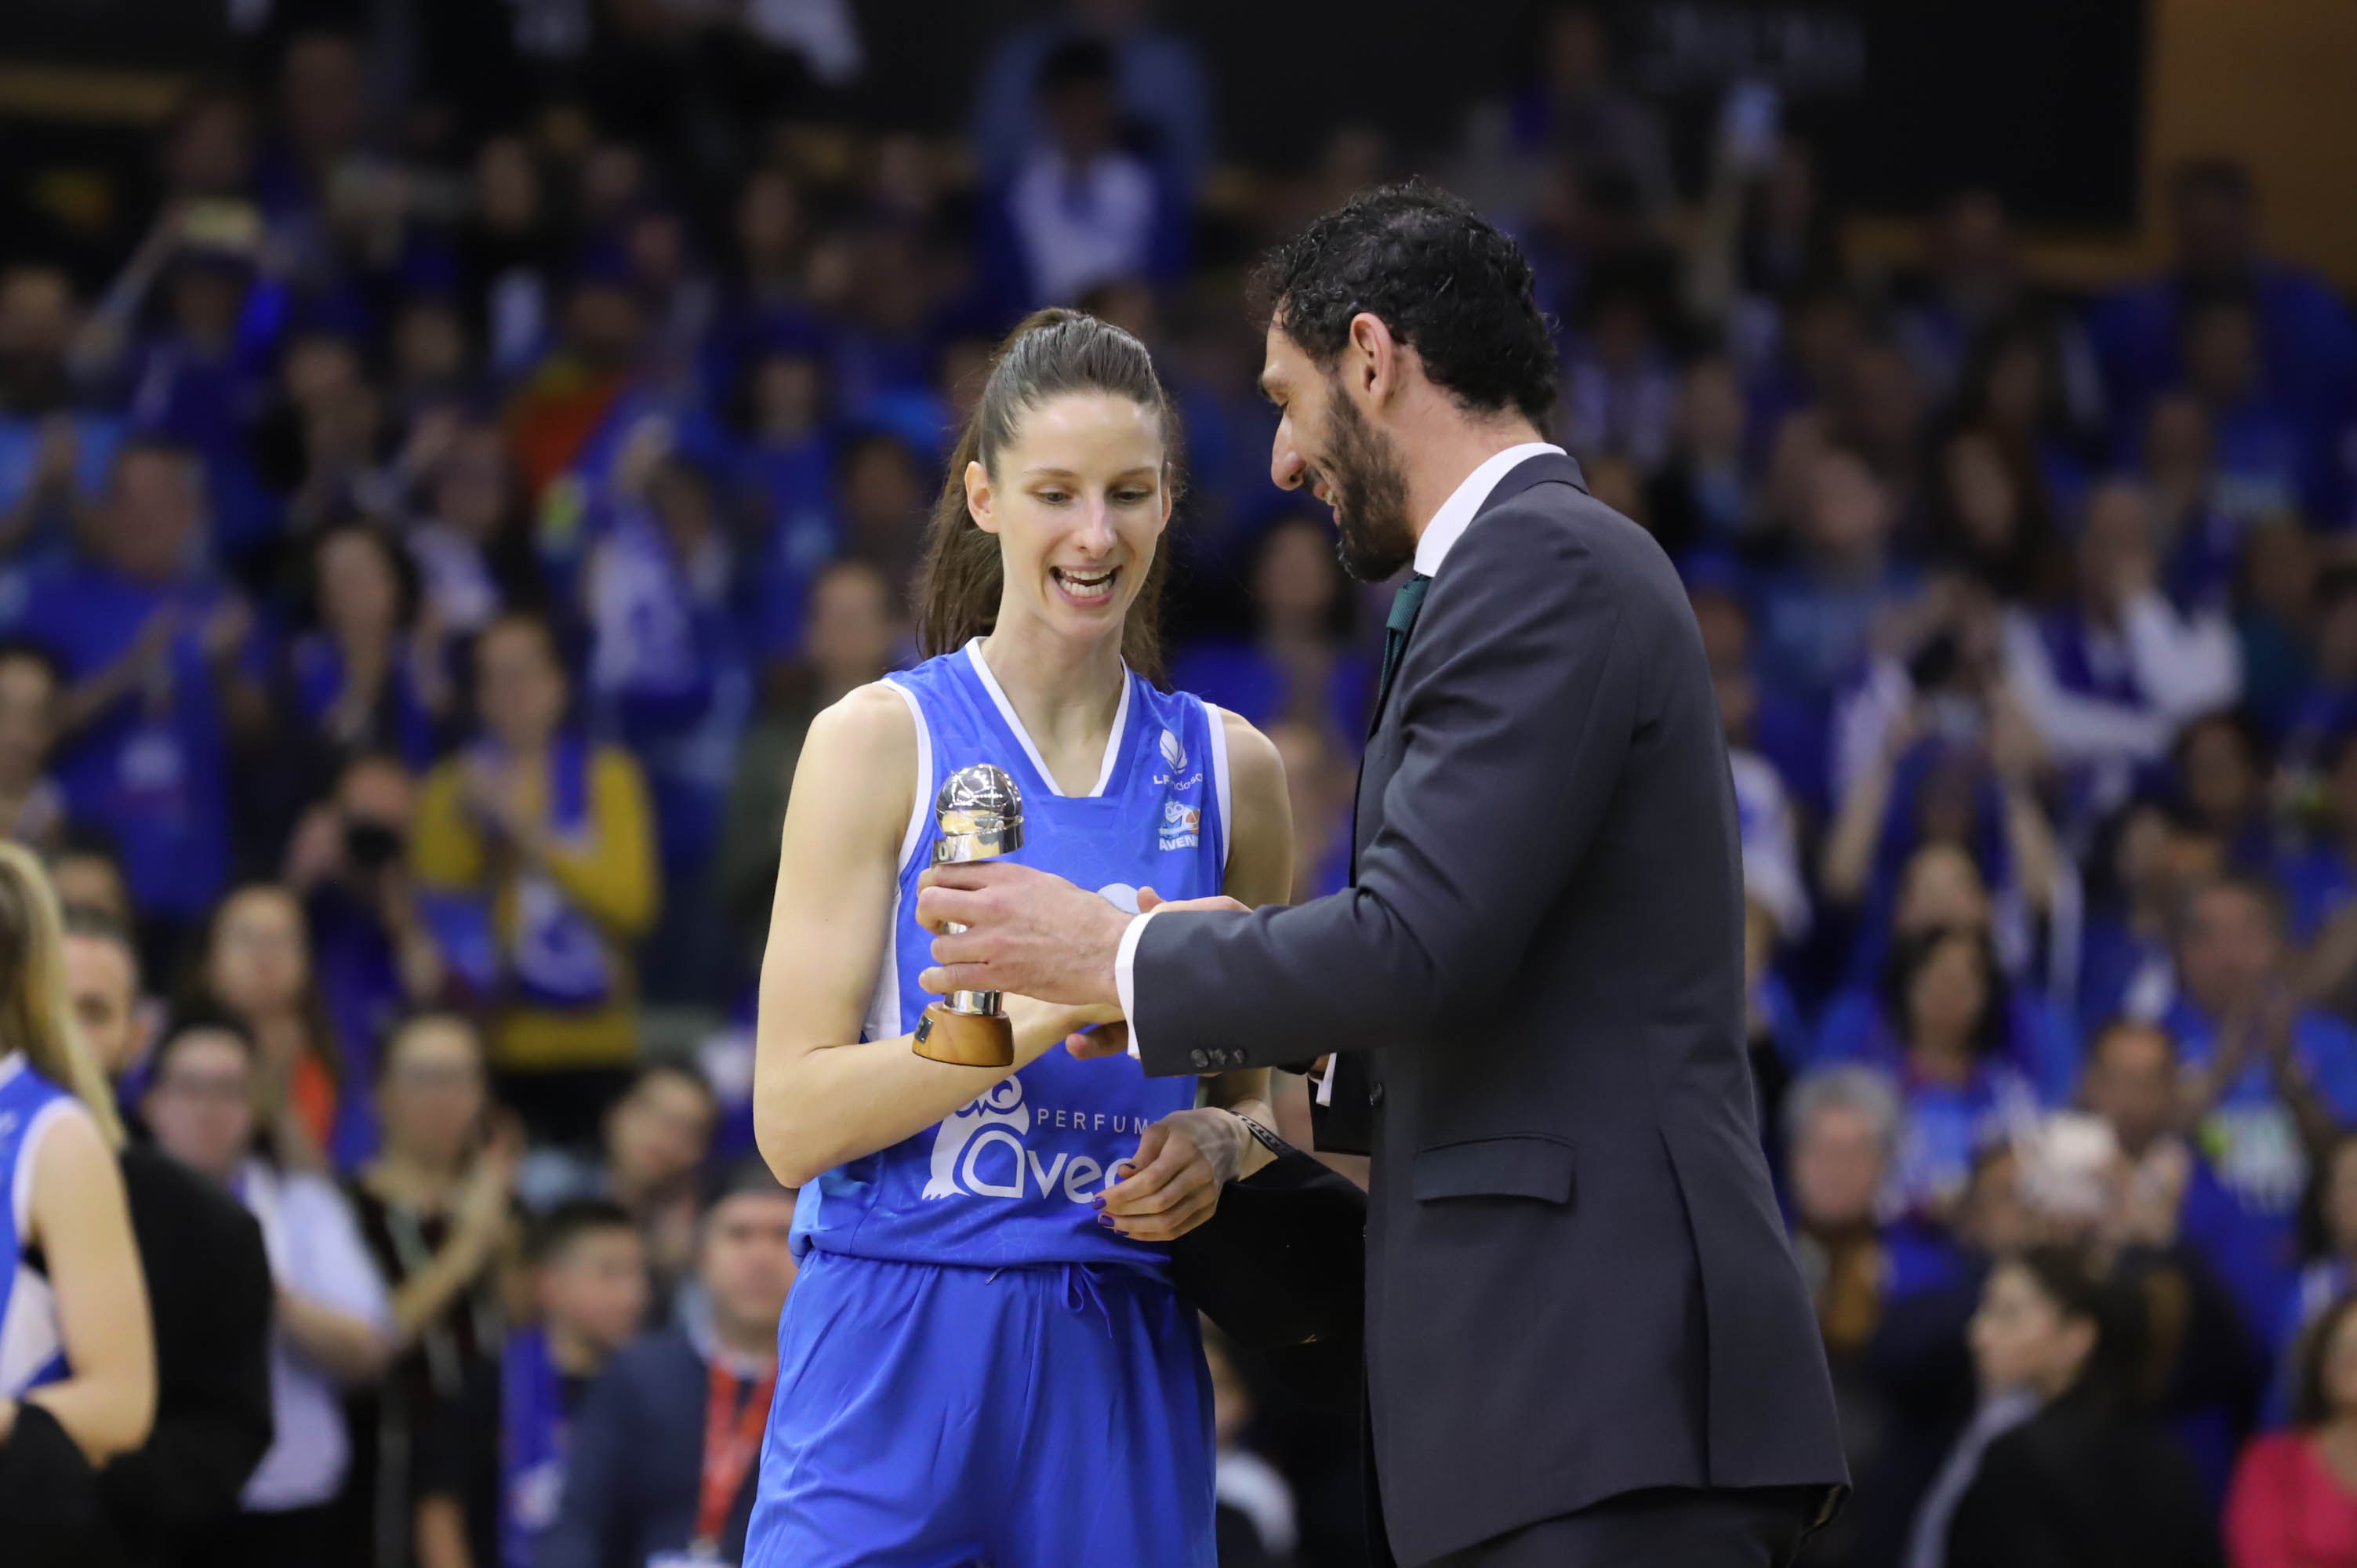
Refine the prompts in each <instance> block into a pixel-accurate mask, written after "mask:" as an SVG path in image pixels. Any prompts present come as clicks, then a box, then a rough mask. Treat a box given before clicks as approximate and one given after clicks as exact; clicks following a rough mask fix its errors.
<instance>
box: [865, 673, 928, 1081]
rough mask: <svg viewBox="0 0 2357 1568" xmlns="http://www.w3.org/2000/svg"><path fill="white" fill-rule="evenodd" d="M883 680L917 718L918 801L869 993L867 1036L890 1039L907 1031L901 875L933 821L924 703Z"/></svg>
mask: <svg viewBox="0 0 2357 1568" xmlns="http://www.w3.org/2000/svg"><path fill="white" fill-rule="evenodd" d="M883 683H884V685H886V686H887V687H888V688H890V689H891V690H892V691H894V692H896V693H899V698H900V700H901V701H902V702H904V703H908V704H909V718H911V719H913V720H915V721H916V725H917V800H916V803H915V804H914V805H912V806H910V807H909V830H908V832H905V833H903V834H901V835H900V859H899V865H898V866H897V867H896V875H894V876H893V878H892V918H890V919H889V920H888V921H887V922H885V926H884V957H883V961H881V962H880V963H879V964H878V965H877V970H876V987H875V989H874V990H873V991H870V992H869V993H867V1022H866V1035H865V1036H864V1037H865V1038H867V1039H870V1040H888V1039H891V1038H892V1037H893V1036H897V1035H901V1034H905V1033H907V1031H906V1030H904V1029H902V1028H901V1027H900V877H901V876H903V875H907V874H908V870H909V863H910V862H912V861H914V860H915V859H916V857H917V849H918V846H919V845H920V844H922V843H924V842H925V829H926V828H927V827H928V826H930V825H931V822H932V820H933V810H932V808H933V731H932V726H931V725H928V724H927V723H925V709H924V704H923V703H920V702H918V701H917V693H914V692H912V691H910V690H909V688H908V687H906V686H903V685H902V684H900V682H898V681H895V680H892V679H891V678H890V677H886V678H885V681H884V682H883Z"/></svg>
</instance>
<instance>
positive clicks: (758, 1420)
mask: <svg viewBox="0 0 2357 1568" xmlns="http://www.w3.org/2000/svg"><path fill="white" fill-rule="evenodd" d="M777 1387H778V1374H777V1373H776V1371H774V1370H772V1371H771V1372H770V1375H769V1376H768V1377H766V1378H763V1379H762V1380H760V1381H759V1382H758V1383H756V1384H754V1385H753V1391H752V1393H751V1394H750V1395H749V1396H748V1398H747V1399H746V1401H745V1402H744V1404H743V1405H742V1406H738V1405H737V1380H736V1378H735V1377H734V1376H732V1375H731V1374H730V1372H729V1370H728V1369H727V1368H726V1367H724V1366H722V1365H721V1364H720V1363H719V1362H717V1361H715V1362H713V1363H712V1390H711V1392H709V1393H708V1394H706V1395H705V1401H704V1488H703V1491H702V1492H701V1493H700V1494H699V1496H698V1498H697V1501H696V1507H695V1544H696V1545H697V1546H698V1547H699V1548H702V1549H703V1550H705V1551H706V1552H709V1551H710V1550H711V1549H713V1548H715V1547H716V1546H718V1545H719V1544H720V1531H721V1530H722V1528H723V1527H725V1526H726V1524H727V1522H728V1509H729V1508H730V1507H731V1505H733V1504H734V1503H735V1502H736V1501H737V1492H738V1491H739V1490H740V1489H741V1488H742V1487H744V1485H745V1475H746V1472H748V1470H750V1469H752V1467H753V1461H754V1459H755V1457H756V1456H758V1455H759V1454H760V1452H761V1432H762V1429H763V1428H765V1427H767V1426H768V1425H769V1423H770V1395H771V1394H772V1393H774V1392H776V1391H777Z"/></svg>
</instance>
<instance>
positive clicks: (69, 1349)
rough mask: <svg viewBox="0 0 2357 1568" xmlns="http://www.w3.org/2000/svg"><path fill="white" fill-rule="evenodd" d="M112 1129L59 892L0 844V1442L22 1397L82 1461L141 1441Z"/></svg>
mask: <svg viewBox="0 0 2357 1568" xmlns="http://www.w3.org/2000/svg"><path fill="white" fill-rule="evenodd" d="M122 1142H123V1125H122V1123H121V1122H120V1121H118V1120H117V1119H116V1117H115V1112H114V1096H113V1094H112V1093H111V1092H109V1090H108V1089H107V1084H106V1079H105V1078H104V1077H103V1076H102V1074H101V1073H100V1072H99V1070H98V1064H97V1062H96V1061H94V1060H93V1059H92V1058H91V1055H90V1053H89V1051H88V1050H87V1049H85V1048H84V1047H83V1045H82V1042H81V1026H80V1025H79V1024H78V1023H77V1022H76V1021H75V1018H74V1015H73V1012H72V1008H71V1005H70V1000H69V998H68V996H67V993H66V979H65V931H64V923H63V921H62V920H61V919H60V918H59V913H58V896H57V894H56V892H55V891H54V890H52V889H51V887H50V886H49V878H48V873H47V872H45V871H43V870H42V869H41V865H40V862H38V861H37V860H35V859H34V858H33V856H32V854H30V853H29V852H28V851H27V850H26V849H25V848H24V847H23V846H21V845H18V844H13V843H0V1447H5V1446H6V1445H7V1444H8V1442H9V1439H10V1436H11V1434H13V1433H14V1432H15V1431H16V1428H17V1427H18V1425H19V1424H20V1423H23V1422H24V1421H25V1420H26V1419H27V1416H26V1414H25V1407H26V1406H27V1405H38V1406H39V1407H40V1408H41V1410H42V1412H44V1413H45V1414H46V1415H48V1417H50V1418H51V1419H53V1420H55V1421H56V1422H57V1423H58V1425H59V1427H61V1428H63V1429H64V1432H65V1434H66V1435H67V1436H68V1437H70V1438H71V1439H72V1440H73V1442H74V1443H75V1444H76V1445H77V1446H79V1447H80V1448H81V1451H82V1452H83V1453H84V1454H85V1455H89V1457H90V1461H91V1464H93V1465H103V1464H104V1463H106V1461H107V1460H109V1459H110V1458H113V1456H114V1455H118V1454H122V1453H125V1452H127V1451H128V1450H130V1449H133V1448H136V1447H138V1446H139V1444H142V1443H144V1442H145V1441H146V1438H147V1427H148V1423H150V1422H151V1421H152V1420H153V1419H154V1416H155V1412H156V1351H155V1340H154V1337H153V1336H152V1335H151V1333H150V1331H149V1326H148V1322H147V1290H146V1285H145V1283H144V1281H143V1279H142V1276H141V1274H140V1272H139V1253H138V1251H137V1250H136V1249H135V1246H134V1244H133V1241H132V1238H131V1210H130V1208H129V1205H128V1204H127V1202H126V1201H125V1199H124V1194H123V1173H122V1171H121V1170H120V1169H119V1168H118V1167H117V1166H116V1165H115V1163H114V1151H115V1149H116V1148H117V1147H118V1146H120V1145H121V1144H122ZM32 1256H38V1257H39V1258H40V1259H41V1261H42V1267H40V1268H38V1269H37V1268H36V1267H34V1265H33V1264H32V1263H31V1262H29V1261H28V1259H29V1258H30V1257H32ZM0 1555H5V1553H0Z"/></svg>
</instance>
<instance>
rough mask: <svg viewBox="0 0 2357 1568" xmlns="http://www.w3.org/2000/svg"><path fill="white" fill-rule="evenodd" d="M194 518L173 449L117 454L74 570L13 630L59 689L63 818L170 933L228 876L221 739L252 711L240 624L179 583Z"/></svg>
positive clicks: (241, 610)
mask: <svg viewBox="0 0 2357 1568" xmlns="http://www.w3.org/2000/svg"><path fill="white" fill-rule="evenodd" d="M202 508H203V496H202V490H201V486H200V483H199V476H198V471H197V466H196V463H195V461H194V459H193V458H192V457H191V456H190V455H189V454H188V452H187V451H186V450H185V449H183V448H180V447H178V446H171V445H168V444H166V443H162V442H157V441H152V440H140V441H135V442H132V443H129V444H127V445H126V446H124V449H123V452H122V455H121V456H119V457H118V458H117V459H116V461H115V469H114V478H113V481H112V483H111V485H110V488H109V491H108V496H107V500H106V503H105V504H104V505H103V506H102V507H101V508H100V509H99V510H98V511H97V513H96V514H95V515H94V516H93V518H92V521H91V528H90V531H89V534H88V544H89V551H88V553H87V555H86V556H85V557H84V558H83V559H81V561H79V562H77V563H76V564H74V565H72V566H70V567H69V568H68V569H66V570H65V571H64V572H63V573H61V574H60V575H59V576H58V577H56V578H55V579H54V580H51V581H48V582H47V583H45V584H44V585H43V586H42V588H41V591H40V592H39V594H38V596H36V597H35V598H34V600H33V602H32V604H31V605H30V606H29V607H27V612H26V614H25V617H24V618H23V620H22V621H20V622H19V623H18V625H19V629H20V630H21V631H22V633H23V634H24V635H25V636H27V637H28V638H31V639H34V640H36V641H38V642H39V643H41V644H42V645H43V646H45V647H47V648H48V649H49V650H51V651H52V652H53V653H54V654H55V655H56V656H57V659H58V661H59V664H60V665H61V666H63V668H64V670H65V672H66V678H67V680H68V682H70V684H69V685H68V687H67V689H66V693H65V696H64V699H63V701H62V703H61V704H60V709H61V714H60V727H61V729H62V731H63V733H64V736H65V739H64V744H63V746H62V749H61V750H60V752H59V757H58V779H59V783H60V784H61V785H62V786H63V787H64V789H65V792H66V800H67V803H68V805H69V807H70V811H72V814H73V815H74V816H75V817H76V818H78V819H81V820H84V821H87V822H90V823H91V824H93V825H94V826H97V827H100V828H102V829H104V830H105V831H106V832H108V833H109V834H111V835H112V836H113V839H114V841H115V842H116V843H118V844H119V845H120V846H121V847H122V851H123V858H124V865H125V866H126V867H127V869H128V870H129V872H130V874H131V886H132V893H133V896H134V897H135V898H136V900H137V902H138V906H139V912H140V916H141V918H142V919H143V920H151V921H162V922H166V923H168V924H171V925H174V926H183V927H185V926H187V925H188V924H191V923H192V922H194V921H195V920H196V919H197V918H199V917H200V916H202V915H203V913H204V912H205V910H206V909H207V908H210V905H211V903H212V900H213V899H214V898H215V897H217V896H218V895H219V893H220V891H221V885H222V882H223V880H224V879H225V878H226V876H227V875H228V872H229V836H230V832H229V830H230V802H229V780H228V776H227V768H228V751H229V744H230V736H231V723H232V720H233V719H234V718H251V716H252V715H253V713H254V712H255V709H256V706H257V704H258V701H259V694H258V692H257V690H256V689H255V688H254V687H253V683H252V682H251V679H250V676H249V675H248V674H247V672H246V671H243V670H242V669H241V667H240V660H241V657H242V655H243V654H244V652H245V650H246V646H247V644H248V642H249V640H250V639H251V635H252V618H251V616H250V615H249V613H248V612H247V610H246V609H245V607H244V606H243V604H242V602H241V601H239V600H238V599H237V598H236V597H235V596H233V595H232V594H231V593H229V592H227V591H225V590H224V589H222V588H221V586H220V585H217V584H215V583H214V582H212V581H210V579H208V578H207V577H205V576H204V575H201V574H199V573H198V572H196V571H195V570H192V568H191V561H192V560H193V558H194V552H195V550H196V548H197V545H198V542H199V530H200V526H201V523H202Z"/></svg>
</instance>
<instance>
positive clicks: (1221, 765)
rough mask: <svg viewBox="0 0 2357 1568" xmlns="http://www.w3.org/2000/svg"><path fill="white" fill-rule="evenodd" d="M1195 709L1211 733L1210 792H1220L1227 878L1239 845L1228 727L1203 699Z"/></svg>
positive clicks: (1222, 866) (1223, 871) (1223, 867)
mask: <svg viewBox="0 0 2357 1568" xmlns="http://www.w3.org/2000/svg"><path fill="white" fill-rule="evenodd" d="M1195 705H1196V706H1197V707H1200V708H1201V709H1202V710H1203V724H1204V727H1205V728H1207V729H1209V730H1210V731H1211V788H1212V789H1214V790H1216V791H1218V795H1217V799H1218V800H1219V802H1220V872H1221V875H1226V873H1227V869H1228V862H1229V861H1230V860H1232V858H1234V851H1235V844H1236V818H1235V813H1234V811H1232V810H1231V809H1230V806H1231V801H1230V800H1229V790H1228V726H1227V725H1225V724H1224V723H1222V721H1221V718H1220V710H1219V709H1217V708H1215V707H1213V706H1211V703H1207V702H1205V701H1203V699H1202V698H1200V697H1197V698H1196V699H1195Z"/></svg>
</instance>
